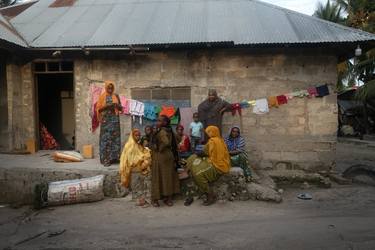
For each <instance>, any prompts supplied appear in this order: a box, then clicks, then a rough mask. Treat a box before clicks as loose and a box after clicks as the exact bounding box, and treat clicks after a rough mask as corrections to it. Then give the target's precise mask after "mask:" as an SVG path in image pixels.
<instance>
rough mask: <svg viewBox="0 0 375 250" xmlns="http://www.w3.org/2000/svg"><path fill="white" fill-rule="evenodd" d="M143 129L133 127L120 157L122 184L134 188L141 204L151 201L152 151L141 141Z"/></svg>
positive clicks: (134, 196) (133, 194) (135, 195)
mask: <svg viewBox="0 0 375 250" xmlns="http://www.w3.org/2000/svg"><path fill="white" fill-rule="evenodd" d="M140 139H141V131H139V130H138V129H133V131H132V132H131V134H130V136H129V139H128V141H127V143H126V144H125V147H124V150H123V151H122V154H121V158H120V177H121V184H122V185H123V186H124V187H126V188H128V187H129V185H130V187H131V190H132V196H133V199H137V200H138V204H137V205H139V206H145V205H147V204H148V203H150V202H151V200H150V198H151V197H150V196H151V176H150V172H151V171H150V167H151V152H150V150H149V149H148V148H145V147H144V146H143V145H142V144H141V143H140Z"/></svg>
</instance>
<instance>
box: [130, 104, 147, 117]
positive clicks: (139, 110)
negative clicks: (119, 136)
mask: <svg viewBox="0 0 375 250" xmlns="http://www.w3.org/2000/svg"><path fill="white" fill-rule="evenodd" d="M129 113H130V115H132V116H144V114H145V104H144V103H143V102H139V101H137V100H130V111H129Z"/></svg>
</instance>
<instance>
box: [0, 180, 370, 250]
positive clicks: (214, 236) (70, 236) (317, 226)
mask: <svg viewBox="0 0 375 250" xmlns="http://www.w3.org/2000/svg"><path fill="white" fill-rule="evenodd" d="M300 191H301V190H298V189H291V190H286V192H285V193H284V197H285V200H284V202H283V203H281V204H272V203H265V202H255V201H247V202H233V203H231V202H227V203H222V204H215V205H214V206H212V207H202V206H201V205H200V204H199V201H197V202H195V203H194V204H193V205H192V206H191V207H189V208H186V207H184V206H183V205H182V202H181V201H180V202H178V203H177V204H176V206H174V207H172V208H168V207H161V208H158V209H157V208H138V207H135V206H134V203H133V202H131V201H129V200H128V199H126V198H124V199H106V200H104V201H101V202H97V203H92V204H79V205H72V206H62V207H54V208H51V209H45V210H41V211H39V212H32V211H28V210H27V208H21V209H17V210H15V209H10V208H0V246H1V249H3V248H7V249H71V248H75V249H150V248H153V249H228V248H231V249H340V250H341V249H369V250H370V249H371V250H372V249H375V213H374V211H375V188H374V187H366V186H358V185H351V186H337V187H334V188H332V189H311V190H308V192H310V193H311V194H312V195H313V200H310V201H303V200H299V199H297V198H296V194H298V193H299V192H300ZM61 230H66V231H65V232H64V233H62V234H61V235H58V236H55V237H48V234H49V233H51V232H52V233H53V232H61ZM44 232H45V233H44ZM38 234H41V235H40V236H39V237H36V238H35V239H32V240H29V241H26V242H24V243H20V242H22V241H23V240H25V239H28V238H30V237H32V236H36V235H38ZM17 243H18V245H17Z"/></svg>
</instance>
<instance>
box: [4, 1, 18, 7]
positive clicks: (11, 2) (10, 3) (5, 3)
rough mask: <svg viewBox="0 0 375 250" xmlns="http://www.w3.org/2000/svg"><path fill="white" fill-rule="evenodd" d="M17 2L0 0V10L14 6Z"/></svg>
mask: <svg viewBox="0 0 375 250" xmlns="http://www.w3.org/2000/svg"><path fill="white" fill-rule="evenodd" d="M16 2H17V0H0V8H2V7H6V6H9V5H12V4H15V3H16Z"/></svg>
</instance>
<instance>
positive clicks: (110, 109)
mask: <svg viewBox="0 0 375 250" xmlns="http://www.w3.org/2000/svg"><path fill="white" fill-rule="evenodd" d="M114 90H115V85H114V83H113V82H111V81H106V82H105V92H104V93H103V94H101V95H100V97H99V101H98V103H97V105H96V112H97V116H98V119H99V122H100V139H99V153H100V163H101V164H103V165H104V166H105V167H108V166H110V165H111V164H112V163H116V162H118V161H119V159H120V151H121V132H120V117H119V112H120V111H121V110H122V106H121V102H120V98H119V96H118V95H117V94H115V93H114Z"/></svg>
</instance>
